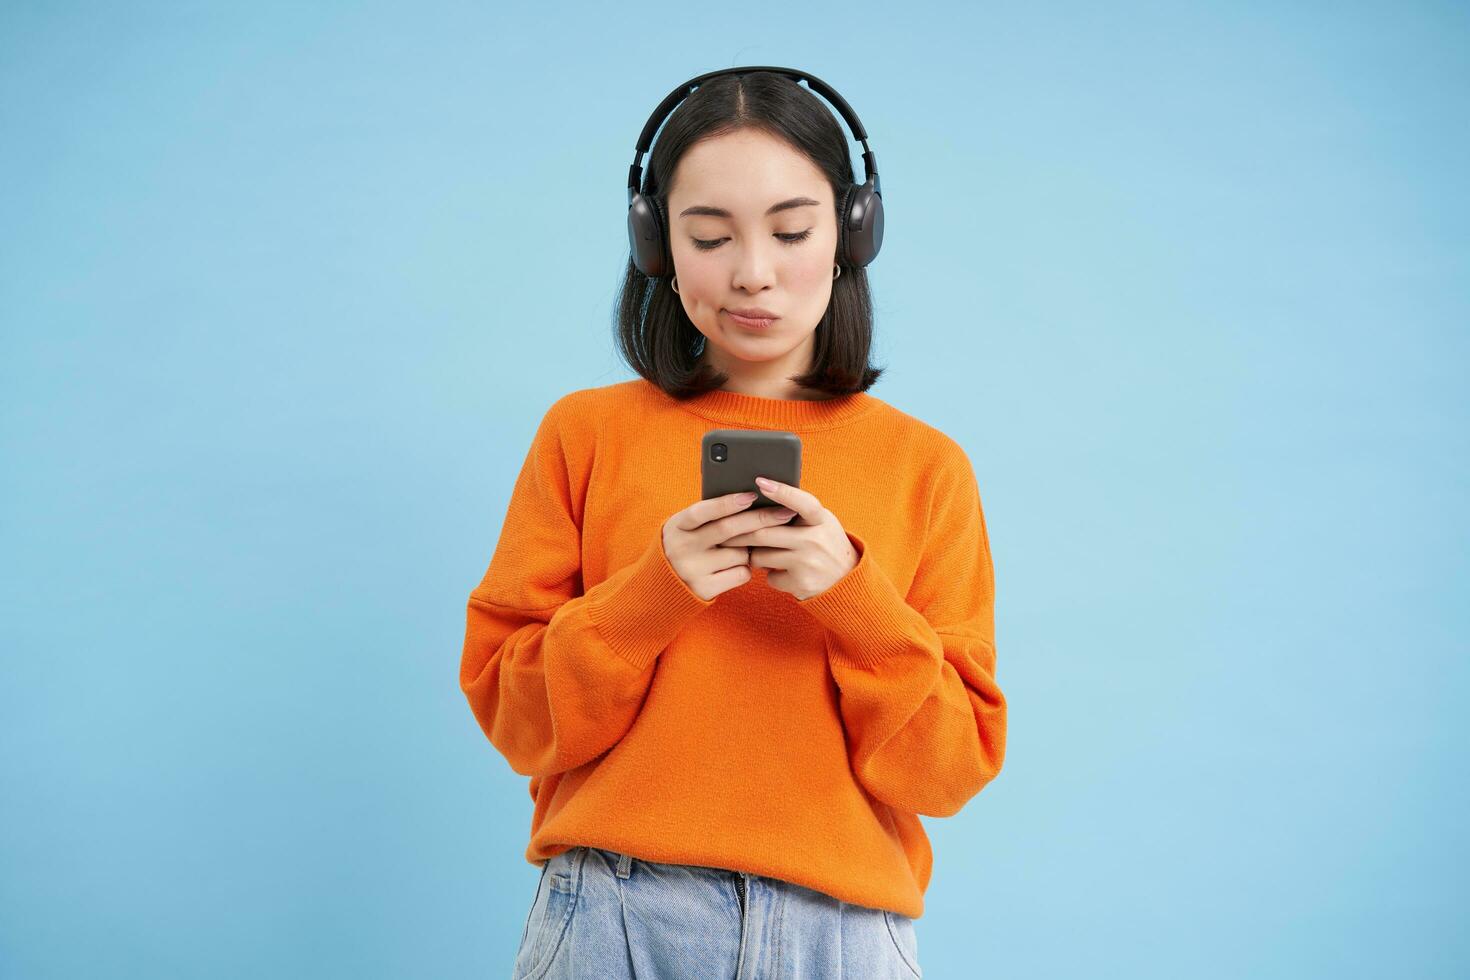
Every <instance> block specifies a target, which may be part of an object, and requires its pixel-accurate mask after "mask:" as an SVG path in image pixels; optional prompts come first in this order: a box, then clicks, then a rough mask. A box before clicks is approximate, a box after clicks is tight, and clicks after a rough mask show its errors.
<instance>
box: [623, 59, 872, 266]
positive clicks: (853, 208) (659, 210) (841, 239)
mask: <svg viewBox="0 0 1470 980" xmlns="http://www.w3.org/2000/svg"><path fill="white" fill-rule="evenodd" d="M755 71H769V72H775V73H777V74H781V75H785V76H787V77H788V78H790V79H791V80H792V81H798V82H799V81H800V80H801V79H806V83H807V87H808V88H810V89H813V90H815V91H816V92H817V93H818V94H820V95H822V96H825V97H826V99H827V101H828V102H830V103H832V104H833V105H834V106H836V107H837V111H838V112H839V113H840V114H841V115H842V118H843V119H844V120H845V121H846V122H847V127H848V128H849V129H851V130H852V135H853V138H854V139H856V140H857V141H858V142H860V143H862V144H863V177H864V181H863V183H861V184H849V185H848V187H847V190H846V191H845V192H844V193H843V195H842V202H841V204H840V205H839V207H838V209H837V214H838V220H837V262H838V264H839V265H843V266H847V267H849V268H859V269H860V268H862V267H863V266H865V265H867V264H868V263H869V262H872V261H873V259H875V258H877V256H878V249H879V247H880V246H881V245H882V244H883V188H882V186H881V184H880V183H879V181H878V158H877V157H876V156H874V155H873V151H872V150H870V149H868V134H867V132H865V131H864V130H863V124H862V123H861V122H859V121H858V117H857V113H855V112H853V111H852V107H851V106H849V105H848V104H847V101H846V100H845V99H843V98H842V96H840V95H838V94H837V92H836V91H834V90H833V88H832V86H830V85H828V84H827V83H826V82H824V81H822V80H821V79H820V78H816V77H814V76H812V75H808V74H807V73H806V72H804V71H798V70H797V69H795V68H772V67H768V66H747V67H743V68H721V69H720V70H719V71H712V72H707V73H705V74H703V75H700V76H699V77H697V78H691V79H690V80H689V81H687V82H685V83H684V84H683V85H680V86H679V87H678V88H676V89H674V90H673V91H672V92H670V93H669V95H668V97H667V98H665V99H664V100H663V101H662V102H660V103H659V106H658V108H657V109H655V110H653V115H651V116H649V117H648V122H647V123H645V124H644V126H643V133H642V135H640V136H639V137H638V146H637V148H636V150H635V151H634V153H633V165H632V166H631V167H629V168H628V248H629V249H630V250H631V251H632V253H633V264H634V265H635V266H636V267H637V268H638V271H639V272H642V273H643V274H644V275H646V276H653V277H655V278H657V277H660V276H671V275H673V274H674V261H673V258H672V256H670V255H669V249H668V239H667V237H666V233H667V230H668V216H667V215H665V214H664V211H663V206H662V205H660V204H659V202H658V199H657V198H656V197H653V196H649V197H644V196H643V194H642V193H640V192H639V190H638V181H639V179H640V178H641V177H642V176H643V166H642V164H640V163H639V161H640V160H641V159H642V158H643V154H645V153H647V152H648V148H649V147H650V146H651V145H652V144H653V134H654V133H655V132H657V131H658V127H659V125H660V124H662V123H663V121H664V119H665V118H667V117H668V115H669V113H671V112H673V111H674V107H675V106H677V105H678V104H679V103H680V102H682V101H683V100H684V99H685V97H686V96H688V95H689V93H690V92H692V91H694V90H695V89H696V88H698V87H699V86H700V85H702V84H703V83H704V82H706V81H708V80H709V79H711V78H715V77H717V76H720V75H744V74H748V73H750V72H755Z"/></svg>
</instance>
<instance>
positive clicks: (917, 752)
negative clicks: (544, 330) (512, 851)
mask: <svg viewBox="0 0 1470 980" xmlns="http://www.w3.org/2000/svg"><path fill="white" fill-rule="evenodd" d="M789 73H790V70H789V69H769V70H762V69H754V68H748V69H727V70H725V71H724V72H717V73H711V74H710V75H707V76H701V79H702V82H701V83H700V84H698V85H697V86H695V87H694V89H693V91H692V93H690V92H689V91H688V88H687V87H686V88H685V89H684V93H683V94H687V97H685V98H683V99H682V101H680V102H678V107H677V109H676V110H674V111H673V112H672V115H670V116H669V118H668V121H667V123H666V124H665V125H664V128H663V130H662V132H661V134H660V136H659V140H658V143H657V145H656V146H655V147H654V148H653V151H652V154H651V156H650V159H649V170H648V174H647V179H646V181H645V183H644V185H643V187H642V190H641V194H642V199H643V200H644V201H653V202H656V204H655V209H656V211H657V212H658V215H659V221H660V224H659V225H658V226H657V227H659V228H660V229H661V230H662V241H656V242H653V246H654V247H653V250H652V251H650V250H649V249H650V245H649V243H647V242H644V243H643V244H642V245H640V244H639V242H640V239H639V237H638V236H639V235H640V234H641V233H640V232H639V230H638V229H637V228H636V227H635V228H633V229H632V230H631V232H630V234H631V235H632V245H633V249H634V258H633V260H631V261H630V263H629V268H628V271H627V276H626V279H625V281H624V283H623V291H622V296H621V299H620V301H619V304H618V310H619V317H618V319H619V341H620V347H621V350H622V353H623V354H624V356H625V357H626V358H627V360H628V362H629V363H630V365H631V366H632V368H633V369H634V370H635V371H636V373H637V374H638V378H637V379H635V380H633V381H625V382H620V383H616V384H611V385H606V386H603V387H598V388H587V389H583V390H579V391H574V392H571V393H570V394H567V395H564V396H562V397H561V398H559V399H558V400H557V401H556V402H554V403H553V404H552V405H551V407H550V408H549V409H548V410H547V412H546V414H545V416H544V417H543V419H542V421H541V423H540V426H539V427H538V429H537V432H536V435H535V438H534V440H533V442H532V445H531V448H530V450H529V451H528V452H527V454H526V457H525V462H524V464H523V466H522V468H521V471H520V474H519V476H518V478H517V480H516V483H515V486H514V489H513V491H512V495H511V500H510V505H509V508H508V512H507V514H506V518H505V523H504V526H503V529H502V532H501V536H500V539H499V541H498V543H497V544H496V547H495V553H494V555H493V557H492V558H491V561H490V565H489V568H488V569H487V571H486V573H485V575H484V578H483V579H482V581H481V583H480V584H479V586H478V587H476V588H475V589H474V590H473V592H472V593H471V595H470V599H469V604H468V621H467V628H466V634H465V645H464V654H463V659H462V662H461V668H460V686H461V689H462V690H463V691H464V693H465V696H466V697H467V698H468V700H469V704H470V707H471V709H472V711H473V713H474V715H475V718H476V719H477V721H478V722H479V724H480V725H481V727H482V728H483V730H484V732H485V734H486V736H487V737H488V738H489V740H490V741H491V743H492V744H493V745H494V746H495V748H496V749H498V750H499V751H500V752H501V753H502V754H503V755H504V756H505V758H506V759H507V761H508V762H509V763H510V765H511V767H512V768H513V769H514V770H515V771H516V772H517V773H520V774H522V775H525V776H528V777H530V787H529V789H530V795H531V798H532V800H534V801H535V810H534V814H533V817H532V822H531V840H530V844H529V847H528V849H527V851H526V858H527V860H528V861H530V862H532V863H534V864H538V865H540V866H541V869H542V872H541V880H540V883H539V885H538V887H537V890H536V894H535V897H534V899H533V901H532V904H531V908H530V910H529V912H528V915H527V919H526V923H525V928H524V930H523V933H522V937H521V945H520V948H519V950H518V952H517V956H516V963H515V972H514V976H515V977H516V978H517V980H530V978H541V977H557V978H573V977H575V978H584V977H595V978H623V977H628V978H631V977H635V976H637V977H645V978H646V977H667V978H682V977H698V978H704V977H740V978H744V977H767V976H771V977H776V976H788V975H789V976H801V977H809V978H810V977H833V978H836V977H862V978H879V977H917V976H922V972H921V970H920V968H919V965H918V947H917V941H916V936H915V932H914V920H915V919H917V918H919V917H920V916H921V915H922V914H923V909H924V898H923V896H924V892H925V890H926V889H927V887H928V883H929V879H930V873H931V868H932V853H931V850H930V847H929V842H928V838H927V836H926V835H925V833H924V829H923V827H922V825H921V824H920V822H919V819H918V818H919V815H920V814H924V815H928V816H931V817H945V816H951V815H953V814H955V813H957V812H958V811H959V810H960V808H961V807H962V806H963V805H964V804H965V803H966V801H968V800H969V799H970V798H972V797H973V796H974V795H975V794H977V793H978V792H979V791H980V790H981V789H982V788H983V787H984V786H985V785H986V784H987V783H988V782H990V781H991V780H992V779H994V778H995V776H996V775H997V773H998V772H999V771H1000V768H1001V764H1002V761H1003V759H1004V755H1005V734H1006V702H1005V698H1004V696H1003V695H1002V693H1001V690H1000V688H999V687H998V686H997V684H996V680H995V643H994V598H995V587H994V577H993V570H992V565H991V559H990V546H989V538H988V536H987V533H986V527H985V518H984V515H983V512H982V510H981V504H980V496H979V492H978V489H977V484H976V480H975V477H974V473H973V470H972V468H971V466H970V462H969V459H968V458H967V456H966V454H965V453H964V451H963V450H962V449H961V448H960V446H959V445H958V444H957V443H956V442H955V441H954V440H952V439H950V438H949V437H948V436H945V435H944V434H943V433H941V432H940V431H939V430H937V429H935V428H933V427H931V426H929V425H926V424H925V423H923V422H921V421H919V420H918V419H916V418H914V417H912V416H909V415H907V414H905V413H903V412H901V411H899V410H898V409H896V408H893V407H892V406H890V405H888V404H887V403H885V402H883V401H881V400H879V399H877V398H875V397H873V396H871V395H869V394H867V389H868V388H869V387H870V386H871V385H872V384H873V382H874V381H875V380H877V378H878V375H879V373H880V370H879V369H875V368H872V367H870V366H869V364H868V354H869V346H870V341H871V337H872V312H871V303H870V299H869V294H868V285H867V278H866V274H865V273H864V271H863V268H862V267H861V266H862V264H866V262H867V261H868V260H870V259H871V258H872V255H873V253H874V252H875V251H876V242H875V241H873V240H872V237H871V236H872V233H873V228H872V223H871V222H872V221H873V219H874V218H875V217H876V219H877V220H878V221H879V223H880V224H879V228H878V229H877V231H878V236H879V237H881V211H879V212H878V214H877V215H874V214H872V213H869V214H868V215H867V216H866V218H862V217H861V216H859V217H858V218H853V217H852V209H853V205H854V201H855V200H857V199H858V198H859V196H860V194H861V188H860V187H859V188H855V186H854V177H853V168H852V165H851V161H850V159H849V156H848V144H847V139H846V136H845V134H844V133H843V131H842V129H841V127H840V126H839V125H838V123H837V120H836V119H835V118H834V116H833V115H832V113H831V112H830V111H829V110H828V109H827V108H826V107H825V106H824V105H823V104H822V103H821V102H820V101H818V99H817V98H816V97H815V96H814V95H813V94H812V93H811V92H810V91H808V90H807V89H805V88H803V87H802V86H800V85H799V84H797V82H796V81H795V79H794V78H793V77H792V76H791V74H789ZM801 77H803V78H806V80H807V81H808V83H809V84H813V85H820V84H821V83H820V82H819V80H815V79H812V78H811V77H810V76H808V75H805V74H802V75H801ZM695 81H701V80H695ZM822 88H823V90H825V91H830V90H826V88H825V86H822ZM675 91H676V95H677V94H680V90H675ZM674 98H675V97H674V96H671V99H670V100H666V104H668V105H669V107H670V108H672V104H671V100H674ZM839 98H840V97H839ZM842 108H843V111H844V115H848V113H850V109H847V108H846V105H845V103H842ZM663 111H665V112H667V110H663ZM855 118H856V117H855V116H851V117H849V118H848V122H849V124H850V125H852V126H853V129H854V133H855V135H857V136H858V138H859V139H864V140H865V138H866V137H865V134H863V133H862V132H861V129H860V124H855ZM657 119H658V116H657V114H656V116H655V119H654V120H650V124H651V125H650V128H649V129H647V130H645V134H646V135H647V136H649V137H650V138H651V135H652V127H653V126H654V125H656V121H657ZM642 146H646V143H643V144H642ZM640 155H641V152H640ZM865 160H866V161H867V163H868V165H871V162H872V160H871V156H869V157H866V158H865ZM635 164H636V161H635ZM633 174H634V176H633V177H632V178H631V180H632V181H633V182H634V183H636V180H637V168H636V166H635V168H634V170H633ZM874 176H875V174H874ZM873 184H874V181H873V179H872V177H871V176H870V178H869V181H868V184H867V185H865V186H867V187H868V188H872V187H873ZM868 203H869V206H870V207H871V205H872V202H871V201H869V202H868ZM879 203H880V204H881V202H879ZM864 221H866V222H867V224H866V225H865V226H863V222H864ZM860 226H861V227H860ZM864 235H867V236H869V237H868V238H866V239H864V238H863V237H862V236H864ZM844 260H846V263H847V264H844ZM661 262H662V263H664V264H663V265H661V264H660V263H661ZM648 269H652V270H653V272H654V273H656V274H649V273H648V272H647V271H646V270H648ZM712 428H752V429H772V430H783V431H789V432H794V433H796V435H797V436H798V437H799V438H800V440H801V443H802V479H801V484H802V485H801V486H800V487H797V486H788V485H785V484H779V483H776V484H768V483H762V484H761V485H760V486H759V490H760V492H761V493H762V494H764V495H765V496H766V497H768V498H769V499H770V500H771V501H773V502H775V503H776V504H779V505H780V507H759V508H753V507H751V503H752V500H753V495H751V494H745V495H741V494H732V495H728V496H723V497H714V498H711V499H708V500H702V499H700V495H701V477H700V459H699V453H700V446H701V437H702V435H703V433H705V432H706V431H708V430H709V429H712ZM755 489H756V488H752V490H755Z"/></svg>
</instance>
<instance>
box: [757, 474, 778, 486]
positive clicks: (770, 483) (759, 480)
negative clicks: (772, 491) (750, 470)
mask: <svg viewBox="0 0 1470 980" xmlns="http://www.w3.org/2000/svg"><path fill="white" fill-rule="evenodd" d="M755 482H756V483H759V484H760V485H761V486H763V487H774V486H775V485H776V481H774V480H767V479H766V478H765V477H763V476H758V477H756V478H755Z"/></svg>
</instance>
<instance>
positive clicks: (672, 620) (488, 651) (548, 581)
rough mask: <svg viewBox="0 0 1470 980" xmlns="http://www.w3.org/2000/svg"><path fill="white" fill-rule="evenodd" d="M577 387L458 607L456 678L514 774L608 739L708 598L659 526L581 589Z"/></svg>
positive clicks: (582, 489) (582, 430)
mask: <svg viewBox="0 0 1470 980" xmlns="http://www.w3.org/2000/svg"><path fill="white" fill-rule="evenodd" d="M574 395H575V393H574ZM574 395H568V396H565V397H563V398H562V399H560V400H558V401H557V402H556V403H555V404H553V405H552V406H551V408H550V409H549V410H548V411H547V413H546V415H545V417H544V418H543V419H542V421H541V423H540V425H539V427H538V428H537V431H536V435H535V438H534V440H533V441H532V444H531V448H530V450H529V451H528V452H527V454H526V457H525V462H524V464H523V465H522V467H521V471H520V474H519V476H518V477H517V478H516V482H515V485H514V488H513V489H512V491H511V496H510V503H509V506H508V508H507V511H506V515H505V522H504V525H503V527H502V530H501V532H500V538H499V540H498V541H497V543H496V545H495V551H494V554H493V556H492V557H491V559H490V565H489V568H488V569H487V570H486V572H485V574H484V577H483V578H482V580H481V582H480V584H479V585H478V586H477V587H476V588H475V589H474V590H473V591H471V593H470V597H469V604H468V609H467V611H466V626H465V639H464V651H463V655H462V657H461V660H460V670H459V685H460V689H461V690H462V691H463V692H464V695H465V697H466V698H467V699H468V701H469V705H470V710H471V711H472V712H473V713H474V716H475V718H476V720H477V721H478V722H479V724H480V727H481V729H483V730H484V732H485V735H486V736H487V737H488V738H489V740H490V742H491V744H493V745H494V746H495V748H496V749H497V750H499V752H500V753H501V754H502V755H504V756H505V758H506V760H507V761H508V762H509V763H510V766H511V768H512V769H513V770H515V771H516V772H517V773H520V774H521V775H523V776H545V775H550V774H552V773H558V772H565V771H568V770H571V769H574V768H576V767H578V766H580V765H583V764H585V763H587V762H589V761H591V760H592V759H594V758H596V757H597V756H599V755H601V754H602V753H603V752H605V751H607V750H608V749H609V748H611V747H612V746H613V745H615V744H616V743H617V742H618V740H619V739H621V738H622V737H623V735H624V734H626V733H627V731H628V729H629V727H630V726H631V725H632V723H633V720H634V719H635V718H636V717H637V715H638V711H639V709H640V708H641V707H642V704H643V700H644V697H645V696H646V695H647V693H648V687H649V684H650V682H651V681H652V679H653V674H654V661H655V659H656V658H657V657H658V655H659V654H660V653H661V652H662V651H663V650H664V648H665V647H667V646H668V644H669V643H670V642H671V641H672V640H673V639H674V637H675V636H677V635H678V633H679V631H680V629H681V628H682V627H683V626H684V624H685V623H686V622H687V621H688V620H689V619H691V618H692V617H693V616H694V615H695V614H697V613H699V612H700V611H701V610H703V609H704V608H705V607H707V606H709V605H711V604H712V603H713V600H709V601H706V600H704V599H701V598H700V597H699V596H698V595H696V594H695V593H694V592H693V591H691V590H690V589H689V587H688V585H686V584H685V582H684V580H683V579H681V578H680V577H679V575H678V573H677V572H676V571H675V570H674V568H673V566H672V565H670V564H669V562H668V559H667V557H666V556H665V555H664V550H663V534H662V528H660V529H658V530H657V531H656V532H655V533H654V534H653V535H652V539H651V540H650V541H649V542H648V547H647V548H646V549H644V551H643V552H642V553H641V555H640V556H639V557H638V558H637V559H636V560H634V561H633V562H631V563H630V564H628V565H626V566H624V567H622V568H620V569H618V570H616V571H615V572H613V573H612V574H610V575H609V576H608V577H607V578H606V579H604V580H603V581H601V582H598V583H597V584H595V585H594V586H593V587H592V588H590V589H586V590H585V591H584V590H583V587H582V563H581V554H582V534H581V515H582V513H583V511H582V505H581V501H583V500H584V499H585V493H586V480H587V474H588V473H589V472H590V468H591V462H592V458H593V452H594V449H595V438H596V436H595V431H596V430H595V420H596V418H597V415H596V413H595V412H592V411H589V410H588V409H587V408H586V407H581V408H578V407H577V406H576V405H575V404H573V398H574Z"/></svg>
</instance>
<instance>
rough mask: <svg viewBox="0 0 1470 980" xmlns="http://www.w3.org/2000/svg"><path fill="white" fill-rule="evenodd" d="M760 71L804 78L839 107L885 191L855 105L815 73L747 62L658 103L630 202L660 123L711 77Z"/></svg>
mask: <svg viewBox="0 0 1470 980" xmlns="http://www.w3.org/2000/svg"><path fill="white" fill-rule="evenodd" d="M757 71H768V72H773V73H775V74H778V75H785V76H786V77H787V78H789V79H791V80H792V81H794V82H800V81H801V80H802V79H805V80H806V84H807V88H809V89H811V90H812V91H815V92H816V93H817V94H818V95H821V96H822V97H824V98H825V99H826V100H827V101H828V102H830V103H832V105H833V106H834V107H835V108H836V109H837V112H838V114H839V115H841V116H842V119H843V121H844V122H846V123H847V128H848V129H850V130H851V131H852V136H853V139H855V140H857V141H858V142H859V143H861V144H863V181H864V182H865V183H866V182H867V181H869V180H871V181H872V182H873V190H874V191H875V192H876V193H879V194H881V193H882V192H883V187H882V183H881V181H880V180H879V179H878V157H877V156H876V155H874V153H873V151H872V150H870V149H869V148H868V133H867V130H865V129H863V124H862V122H861V120H859V119H858V117H857V113H855V112H853V111H852V106H850V105H848V104H847V100H846V99H844V98H843V97H842V96H840V95H838V94H837V90H836V89H834V88H832V86H830V85H828V84H827V83H826V82H824V81H822V80H821V79H820V78H817V77H816V76H815V75H812V74H809V73H807V72H804V71H802V70H801V69H799V68H776V67H773V66H770V65H747V66H744V67H739V68H720V69H717V70H715V71H710V72H705V73H704V74H703V75H699V76H696V77H694V78H691V79H689V81H687V82H685V83H684V84H683V85H680V86H679V87H678V88H676V89H674V90H673V91H672V92H670V93H669V94H668V95H667V96H665V98H664V100H663V101H662V102H660V103H659V104H658V108H656V109H654V110H653V115H651V116H649V117H648V122H646V123H644V124H643V132H642V133H640V134H639V136H638V145H637V147H636V148H635V149H634V150H633V164H632V166H630V167H629V168H628V203H629V204H631V203H632V202H633V195H635V194H637V193H638V184H639V181H640V180H641V179H642V177H643V165H642V164H641V163H640V161H641V160H642V159H643V154H645V153H647V152H648V148H649V147H650V146H652V145H653V134H654V133H657V132H658V128H659V126H661V125H663V121H664V120H665V119H666V118H668V116H669V114H670V113H671V112H673V111H674V108H675V107H676V106H677V105H678V104H679V103H680V102H683V101H684V99H685V98H687V97H688V96H689V93H691V92H693V91H694V90H695V89H697V88H699V86H701V85H703V84H704V83H705V82H707V81H709V80H710V79H711V78H717V77H719V76H721V75H748V74H750V73H751V72H757Z"/></svg>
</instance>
